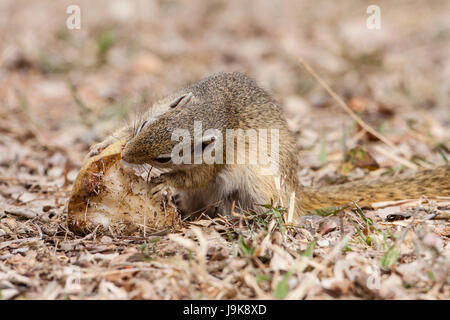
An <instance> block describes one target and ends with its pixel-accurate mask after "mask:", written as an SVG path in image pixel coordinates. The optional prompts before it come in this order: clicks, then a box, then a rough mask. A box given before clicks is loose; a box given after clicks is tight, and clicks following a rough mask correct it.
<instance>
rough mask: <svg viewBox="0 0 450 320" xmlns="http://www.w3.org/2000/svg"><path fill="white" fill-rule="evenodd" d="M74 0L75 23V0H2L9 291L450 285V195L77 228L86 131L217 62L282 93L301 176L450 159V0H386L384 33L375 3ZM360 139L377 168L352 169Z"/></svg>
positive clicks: (42, 295)
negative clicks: (377, 26)
mask: <svg viewBox="0 0 450 320" xmlns="http://www.w3.org/2000/svg"><path fill="white" fill-rule="evenodd" d="M79 3H80V6H81V8H82V14H83V21H82V23H83V24H82V29H81V30H79V31H76V32H75V31H74V32H72V31H69V30H67V29H66V28H65V19H66V17H67V15H66V14H65V8H66V6H67V5H69V4H71V3H69V2H65V1H61V2H58V4H54V3H53V2H51V1H39V2H36V3H29V2H26V1H5V2H3V3H2V4H1V6H2V10H0V21H1V22H0V23H1V28H0V39H1V40H2V41H1V42H0V65H1V67H0V81H2V85H1V86H0V135H1V139H0V296H1V297H2V298H3V299H15V298H16V299H17V298H25V299H66V298H70V299H94V298H96V299H108V298H119V299H143V298H146V299H188V298H201V299H207V298H211V299H244V298H251V299H253V298H269V299H271V298H277V299H278V298H285V299H358V298H364V299H404V298H412V299H449V298H450V286H449V283H450V274H449V269H450V268H449V261H450V244H449V238H450V224H449V222H448V216H449V212H450V199H441V200H440V201H438V202H436V201H428V200H427V199H419V200H417V201H409V202H405V203H387V204H380V205H379V206H375V208H373V209H371V210H368V209H364V210H360V209H358V208H357V207H355V205H352V206H351V208H348V209H346V210H342V211H340V212H335V214H334V215H332V216H329V217H320V216H314V217H304V218H302V219H301V220H299V221H294V222H292V223H286V222H285V220H284V216H285V215H286V214H287V212H286V211H283V210H282V209H281V208H273V207H272V208H268V214H267V215H265V216H262V217H254V216H251V215H250V214H246V215H244V216H235V217H233V218H232V219H224V218H217V219H213V220H211V219H206V218H204V219H201V220H199V221H194V222H189V223H188V222H186V223H185V225H184V228H183V230H182V232H180V233H177V234H165V233H162V234H160V235H152V236H146V237H144V236H143V233H139V232H137V233H136V234H135V235H133V236H129V237H121V236H119V235H108V236H105V235H99V234H95V233H93V234H90V235H88V236H86V237H84V238H82V237H79V236H76V235H74V234H72V233H71V232H70V231H69V230H67V228H66V227H65V219H66V214H67V213H66V204H67V197H68V194H69V192H70V189H71V186H72V183H73V181H74V179H75V177H76V174H77V172H78V169H79V167H80V165H81V163H82V160H83V158H84V156H85V154H86V153H87V150H88V148H89V146H90V145H91V144H92V143H94V142H96V141H98V140H100V139H101V138H102V137H103V136H104V135H105V134H107V133H108V132H110V131H111V130H112V129H113V128H114V127H117V126H118V125H121V124H123V122H124V120H123V119H124V118H125V115H126V114H128V115H129V116H130V118H131V120H129V121H131V122H133V119H134V118H135V116H134V115H135V114H137V113H138V112H139V110H144V109H145V108H146V107H148V106H149V105H150V104H151V103H152V102H153V101H154V100H155V98H156V97H157V96H160V95H162V94H164V93H166V92H169V91H170V90H172V89H174V88H177V87H179V86H181V85H183V84H185V83H186V82H188V81H194V80H197V79H199V78H201V77H203V76H205V75H207V74H210V73H212V72H216V71H224V70H226V71H230V70H240V71H242V72H246V73H247V74H249V75H250V76H252V77H254V78H256V79H257V80H258V82H260V83H261V84H262V85H264V86H265V87H266V88H267V89H269V90H270V91H272V92H273V93H274V94H275V96H276V97H277V98H278V99H279V100H280V102H281V104H282V105H283V107H284V108H285V111H286V114H287V116H288V119H289V125H290V126H291V127H292V129H293V130H295V131H296V132H298V144H299V146H300V148H301V153H300V154H299V158H300V160H301V165H302V168H303V169H302V170H301V171H300V172H299V178H300V180H301V181H302V183H303V184H306V185H311V184H315V185H324V184H335V183H340V182H344V181H349V180H355V179H366V178H373V177H377V176H380V175H384V174H391V175H392V174H397V173H398V172H400V171H408V170H411V169H407V168H404V167H403V166H401V165H399V161H398V160H399V157H402V158H406V159H407V161H408V163H409V162H412V163H414V165H416V166H420V167H430V166H434V165H439V164H443V163H445V162H446V161H447V160H446V159H448V157H449V154H450V152H449V148H450V145H449V143H450V127H449V123H450V112H449V110H450V108H449V105H448V94H449V92H450V65H449V64H448V53H449V52H450V41H449V37H450V33H449V31H448V30H449V25H448V21H449V12H450V10H449V9H450V8H449V5H450V4H449V2H448V1H430V2H427V3H425V2H419V1H417V2H415V1H412V2H408V3H406V4H402V5H400V4H395V5H394V4H392V3H391V2H389V1H379V5H380V6H381V8H382V19H383V20H382V29H381V30H380V31H379V32H377V33H370V31H368V30H367V29H366V28H365V18H366V14H365V8H366V7H367V5H368V4H372V3H367V4H366V3H364V2H361V3H360V4H359V5H358V6H356V5H355V4H354V3H353V2H350V1H348V2H340V3H339V5H338V4H334V3H331V2H329V1H319V2H315V4H314V5H312V4H308V2H306V1H305V2H302V1H298V2H295V4H293V2H291V1H277V2H276V4H275V2H272V1H259V2H258V4H257V5H256V4H255V3H253V2H252V1H246V2H245V4H243V3H242V1H219V0H216V1H208V2H207V3H208V4H205V2H203V1H189V3H185V2H182V1H181V2H175V1H160V2H156V1H155V2H152V3H153V4H151V5H147V6H149V7H145V6H146V5H144V2H139V1H136V2H134V3H133V4H132V5H129V4H128V5H127V4H126V3H125V2H121V1H118V2H115V3H116V4H115V5H111V6H110V7H111V8H110V7H109V6H106V5H104V4H102V3H101V2H98V3H97V2H96V3H95V4H93V3H91V2H88V1H79ZM274 6H276V10H275V8H274ZM114 8H115V9H114ZM117 8H119V9H120V10H119V9H117ZM130 10H131V11H130ZM133 10H134V11H133ZM130 12H131V13H130ZM37 13H39V14H37ZM186 17H189V18H188V19H186ZM36 30H39V32H36ZM299 57H301V58H302V59H303V60H304V61H307V62H308V63H309V64H311V65H312V66H313V68H314V70H316V71H317V72H318V73H319V74H320V75H321V76H322V77H324V78H325V81H326V82H327V83H328V84H329V85H330V86H331V87H332V88H333V89H334V90H335V91H336V92H337V94H338V95H339V96H341V97H343V98H344V102H345V103H346V104H347V105H348V106H349V107H350V109H351V110H352V111H353V112H355V113H356V114H357V115H358V117H360V118H361V119H362V120H363V121H364V122H365V123H367V124H368V125H370V126H371V127H372V128H376V129H377V130H378V132H380V133H381V134H382V135H383V136H385V137H386V138H387V139H389V141H391V142H392V144H393V145H394V146H395V148H394V149H390V150H389V152H388V153H386V152H385V151H386V150H385V149H383V143H381V142H380V141H379V140H378V139H375V138H374V137H373V136H372V135H370V134H368V133H367V132H366V130H363V129H362V128H361V127H360V126H358V125H356V124H355V122H354V121H353V119H352V118H350V117H349V116H348V115H347V114H346V113H345V112H343V111H342V110H341V109H340V108H339V106H338V105H337V104H336V103H335V102H334V101H333V100H331V99H329V97H328V95H327V93H326V92H325V91H324V90H323V88H322V87H321V86H320V85H318V84H317V82H316V81H315V80H314V79H313V78H312V77H311V76H310V75H309V74H308V73H306V72H305V71H304V70H303V69H302V68H300V67H299V65H298V58H299ZM355 146H364V147H365V148H366V149H367V150H368V151H369V153H370V154H371V156H372V157H373V158H374V159H375V160H376V162H377V163H378V165H379V166H380V169H377V170H373V171H370V172H369V171H367V170H365V169H364V168H355V169H354V170H352V171H350V172H349V173H346V174H345V175H344V174H342V172H341V171H340V168H341V165H342V163H343V159H344V154H345V152H346V151H347V150H348V149H351V148H353V147H355ZM380 148H382V149H380ZM380 150H381V152H380ZM383 150H384V151H383ZM392 150H394V151H392ZM395 150H398V152H396V151H395ZM396 157H397V158H396Z"/></svg>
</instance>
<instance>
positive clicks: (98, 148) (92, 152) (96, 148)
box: [86, 139, 114, 158]
mask: <svg viewBox="0 0 450 320" xmlns="http://www.w3.org/2000/svg"><path fill="white" fill-rule="evenodd" d="M113 142H114V141H112V140H111V139H106V140H105V141H102V142H100V143H97V144H94V145H93V146H91V147H90V148H89V153H88V154H87V156H86V157H87V158H92V157H93V156H96V155H98V154H100V153H101V152H102V151H103V150H105V149H106V148H108V147H109V146H110V145H111V144H112V143H113Z"/></svg>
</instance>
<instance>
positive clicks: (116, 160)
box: [67, 140, 180, 235]
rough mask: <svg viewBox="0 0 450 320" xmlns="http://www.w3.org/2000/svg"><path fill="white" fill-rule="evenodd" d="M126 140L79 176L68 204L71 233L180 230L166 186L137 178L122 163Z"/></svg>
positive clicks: (92, 161)
mask: <svg viewBox="0 0 450 320" xmlns="http://www.w3.org/2000/svg"><path fill="white" fill-rule="evenodd" d="M125 144H126V140H121V141H118V142H116V143H114V144H111V145H110V146H108V147H107V148H106V149H104V150H103V151H102V152H100V154H98V155H96V156H94V157H91V158H88V159H87V160H86V162H85V163H84V165H83V167H82V168H81V169H80V172H79V173H78V176H77V179H76V181H75V184H74V186H73V189H72V193H71V196H70V199H69V204H68V218H67V223H68V227H69V229H70V230H71V231H74V232H76V233H78V234H87V233H90V232H93V231H94V230H96V231H97V232H100V233H111V234H115V235H117V234H132V233H133V232H136V231H139V230H141V231H144V232H146V233H147V234H148V233H152V232H158V231H162V230H166V229H176V228H177V227H179V226H180V219H179V216H178V213H177V210H176V208H175V207H174V206H172V205H171V204H170V202H169V201H168V199H169V198H170V190H169V188H168V187H167V186H165V185H161V184H155V183H152V182H151V181H150V182H148V181H147V179H145V178H144V177H142V176H140V175H138V174H137V172H136V169H135V168H134V167H131V166H127V165H126V164H124V163H123V161H120V160H121V155H120V153H121V151H122V149H123V147H124V146H125Z"/></svg>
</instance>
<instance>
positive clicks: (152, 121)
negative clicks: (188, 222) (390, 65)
mask: <svg viewBox="0 0 450 320" xmlns="http://www.w3.org/2000/svg"><path fill="white" fill-rule="evenodd" d="M195 123H201V125H202V128H203V129H204V130H206V131H210V130H208V129H212V130H213V131H212V132H213V133H214V134H212V135H204V136H203V137H200V138H199V139H197V142H196V141H195V140H196V139H195V137H194V139H191V140H190V141H188V142H191V143H192V140H194V143H193V144H192V145H191V147H189V149H183V150H184V151H186V152H188V151H187V150H189V151H190V152H191V155H192V154H194V153H195V150H200V151H201V152H206V151H209V152H211V150H212V149H213V150H215V152H217V150H218V149H217V148H216V147H220V146H218V144H219V143H220V142H221V140H223V139H219V138H220V135H221V134H226V133H227V130H228V129H234V130H239V129H241V130H242V132H247V131H246V130H252V129H253V130H255V131H256V130H258V129H271V130H273V129H276V130H277V132H278V137H279V139H278V141H277V143H278V157H277V159H275V160H273V159H272V162H275V165H276V166H277V168H278V171H277V172H276V173H274V174H267V173H264V172H263V169H264V167H263V165H260V164H259V163H257V164H254V163H253V164H251V163H247V162H248V161H247V162H246V163H244V164H239V163H235V161H234V162H233V161H226V160H235V156H236V157H237V156H238V154H240V153H242V152H244V153H245V152H248V151H249V150H250V142H248V141H247V140H245V144H244V145H245V148H244V150H243V151H242V150H237V148H236V141H237V139H238V138H237V137H233V141H232V148H231V149H226V150H225V148H222V151H223V150H224V151H225V152H224V155H223V157H224V161H222V162H217V163H216V162H212V163H211V162H209V163H206V161H202V162H199V163H179V162H180V161H175V160H176V159H174V158H173V153H172V150H173V148H174V147H175V146H176V145H177V143H179V142H178V141H177V140H176V139H173V137H172V134H173V132H174V130H175V129H184V130H188V133H189V134H190V136H191V137H192V136H193V135H194V136H195V134H194V131H195ZM206 131H205V132H206ZM271 132H272V131H271ZM270 136H272V133H271V135H270ZM120 138H126V139H128V142H127V143H126V145H125V147H124V149H123V150H122V154H121V157H122V160H123V161H125V162H127V163H131V164H149V165H151V166H153V167H155V168H159V169H163V170H166V171H167V170H168V172H166V173H163V174H162V175H161V176H160V179H162V180H160V181H164V182H165V183H166V185H168V186H170V187H171V188H172V189H173V191H174V193H173V199H174V202H175V204H176V206H177V208H178V209H179V210H180V211H181V213H183V214H185V215H189V216H192V215H194V216H197V215H199V214H200V213H206V214H208V215H210V216H214V215H216V214H217V213H221V214H223V215H230V214H231V212H232V211H233V210H234V211H236V210H250V211H252V212H254V213H257V214H258V213H263V212H265V211H267V209H265V207H263V205H265V204H270V203H273V202H275V201H280V202H281V203H282V204H284V205H287V204H288V203H290V202H291V201H292V200H294V201H295V202H294V205H293V207H294V210H295V211H294V214H295V215H297V216H299V215H305V214H308V213H311V212H313V211H315V210H317V209H323V208H329V207H336V206H343V205H346V204H349V203H351V202H352V201H355V202H357V203H358V205H360V206H361V207H363V206H368V205H370V204H371V203H373V202H378V201H388V200H404V199H416V198H420V197H421V196H427V197H431V198H434V197H437V196H444V197H449V196H450V164H446V165H443V166H440V167H436V168H434V169H431V170H423V171H419V172H417V173H416V174H415V175H413V176H408V177H387V178H379V179H375V180H373V181H358V182H351V183H347V184H343V185H334V186H328V187H320V188H317V187H311V188H310V187H305V186H302V185H300V183H299V181H298V180H297V172H298V169H299V167H300V166H299V163H298V159H297V155H298V151H297V147H296V139H295V135H294V133H292V132H291V131H290V130H289V129H288V126H287V122H286V119H285V117H284V115H283V112H282V109H281V106H280V104H279V103H278V102H277V101H276V100H275V99H274V98H273V97H272V96H271V95H270V94H269V93H268V92H266V91H265V90H264V89H262V88H261V87H260V86H258V85H257V84H256V82H255V81H253V80H252V79H250V78H248V77H247V76H245V75H243V74H241V73H238V72H234V73H219V74H214V75H212V76H209V77H207V78H205V79H203V80H200V81H198V82H196V83H193V84H190V85H188V86H186V87H185V88H183V89H181V90H178V91H176V92H175V93H173V94H171V95H169V96H167V97H166V98H164V99H162V100H160V101H158V102H157V103H155V104H154V105H153V107H152V108H151V113H150V116H149V117H148V118H147V119H144V120H143V121H141V122H140V123H139V125H138V126H137V127H136V128H135V129H134V130H133V128H131V127H129V126H125V127H123V128H121V129H119V130H118V131H116V132H115V133H114V134H113V135H112V136H110V137H109V138H107V139H106V140H105V141H103V142H102V143H100V144H98V145H95V146H94V147H93V148H92V149H91V153H90V155H93V154H95V153H97V152H98V150H101V149H102V148H104V147H106V146H107V145H109V144H111V143H112V142H114V140H115V139H120ZM244 138H245V137H244ZM174 140H175V141H174ZM267 140H269V138H267ZM269 144H270V147H273V145H272V144H271V143H269ZM258 147H261V144H258ZM219 150H220V149H219ZM230 153H231V155H230ZM217 154H218V152H217ZM191 155H189V156H191ZM194 156H195V155H194ZM227 156H228V157H227ZM231 158H233V159H231ZM191 159H192V158H191ZM216 159H217V158H216ZM246 160H248V157H247V158H246ZM191 162H192V161H191Z"/></svg>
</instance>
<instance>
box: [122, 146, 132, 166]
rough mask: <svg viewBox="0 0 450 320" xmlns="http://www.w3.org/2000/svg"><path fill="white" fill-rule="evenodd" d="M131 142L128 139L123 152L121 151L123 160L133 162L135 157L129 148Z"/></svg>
mask: <svg viewBox="0 0 450 320" xmlns="http://www.w3.org/2000/svg"><path fill="white" fill-rule="evenodd" d="M129 144H130V142H129V141H128V142H127V144H126V145H125V147H124V148H123V150H122V152H121V153H120V157H121V159H122V160H123V161H125V162H128V163H133V157H132V156H131V155H130V152H129V151H130V148H129Z"/></svg>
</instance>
